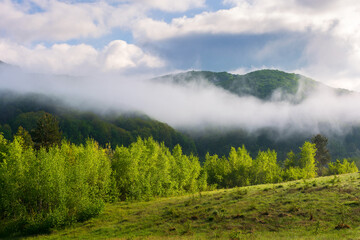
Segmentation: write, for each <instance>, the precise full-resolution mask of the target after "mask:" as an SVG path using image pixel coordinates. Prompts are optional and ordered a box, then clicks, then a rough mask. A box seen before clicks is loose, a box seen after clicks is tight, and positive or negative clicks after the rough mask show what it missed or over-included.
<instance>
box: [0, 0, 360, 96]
mask: <svg viewBox="0 0 360 240" xmlns="http://www.w3.org/2000/svg"><path fill="white" fill-rule="evenodd" d="M359 16H360V2H359V1H356V0H342V1H340V0H317V1H310V0H224V1H215V0H182V1H172V0H132V1H125V0H111V1H75V0H65V1H60V0H22V1H10V0H0V60H3V61H5V62H8V63H11V64H15V65H19V66H21V67H23V68H26V69H29V70H32V71H36V72H47V73H49V72H50V73H55V74H70V75H87V74H101V73H113V74H119V75H121V74H141V75H144V74H145V75H150V76H151V75H161V74H165V73H171V72H178V71H186V70H190V69H197V70H211V71H230V72H234V73H246V72H249V71H252V70H256V69H262V68H276V69H280V70H284V71H289V72H297V73H301V74H304V75H306V76H309V77H312V78H314V79H316V80H319V81H322V82H324V83H326V84H329V85H331V86H336V87H343V88H348V89H354V90H360V68H359V67H358V66H360V28H359V27H358V26H359V25H360V17H359Z"/></svg>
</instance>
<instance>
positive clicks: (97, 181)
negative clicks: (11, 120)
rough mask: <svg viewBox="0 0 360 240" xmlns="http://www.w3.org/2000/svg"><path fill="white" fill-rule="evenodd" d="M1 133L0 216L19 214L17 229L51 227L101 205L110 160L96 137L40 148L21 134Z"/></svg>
mask: <svg viewBox="0 0 360 240" xmlns="http://www.w3.org/2000/svg"><path fill="white" fill-rule="evenodd" d="M0 136H1V135H0ZM0 139H1V141H0V151H1V156H2V161H1V162H0V183H1V184H0V217H1V218H7V219H17V220H16V221H17V224H16V226H15V228H16V229H17V231H24V232H29V233H30V232H42V231H47V230H48V229H49V228H51V227H54V226H59V225H65V224H68V223H71V222H73V221H81V220H86V219H88V218H90V217H92V216H94V215H96V214H98V213H99V212H100V211H101V209H102V207H103V205H104V201H105V200H106V199H107V193H108V192H109V188H110V184H111V180H110V179H111V178H110V175H111V164H110V160H109V158H108V156H107V154H106V152H105V150H104V149H101V148H99V146H98V144H97V143H95V142H94V141H88V142H87V143H86V145H85V146H82V145H80V146H75V145H72V144H69V143H67V142H63V143H62V145H61V147H58V146H52V147H49V148H48V149H45V148H40V150H39V151H35V150H34V149H33V148H32V147H31V146H26V145H25V144H24V139H22V138H21V137H20V136H15V137H14V140H13V141H11V142H7V143H6V142H4V139H3V138H2V136H1V137H0ZM4 145H5V147H4Z"/></svg>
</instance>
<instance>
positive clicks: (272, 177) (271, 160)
mask: <svg viewBox="0 0 360 240" xmlns="http://www.w3.org/2000/svg"><path fill="white" fill-rule="evenodd" d="M280 181H282V169H281V168H280V166H279V165H278V164H277V156H276V152H275V151H270V150H268V151H266V152H261V151H260V152H259V154H258V156H257V158H256V159H255V161H254V166H253V181H252V182H253V183H254V184H261V183H277V182H280Z"/></svg>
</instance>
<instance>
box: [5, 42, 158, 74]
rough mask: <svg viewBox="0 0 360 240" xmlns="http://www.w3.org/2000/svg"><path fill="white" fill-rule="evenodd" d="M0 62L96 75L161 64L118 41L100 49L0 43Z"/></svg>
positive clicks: (136, 48) (54, 71)
mask: <svg viewBox="0 0 360 240" xmlns="http://www.w3.org/2000/svg"><path fill="white" fill-rule="evenodd" d="M0 56H2V60H3V61H5V62H8V63H11V64H15V65H19V66H21V67H23V68H25V69H28V70H31V71H35V72H47V73H57V74H75V75H79V74H80V75H87V74H89V73H94V72H95V73H96V72H109V71H127V70H131V69H136V68H145V69H146V68H159V67H163V66H164V65H165V62H164V61H162V60H161V59H159V58H158V57H156V56H154V55H152V54H149V53H146V52H144V51H143V50H142V49H141V48H139V47H138V46H136V45H134V44H128V43H126V42H124V41H122V40H116V41H112V42H110V43H109V44H108V45H107V46H106V47H105V48H104V49H102V50H97V49H95V48H93V47H92V46H90V45H86V44H79V45H69V44H54V45H52V46H51V47H45V46H44V45H37V46H35V47H34V48H28V47H25V46H23V45H18V44H14V43H11V42H9V41H5V40H0Z"/></svg>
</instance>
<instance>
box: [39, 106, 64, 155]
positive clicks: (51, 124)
mask: <svg viewBox="0 0 360 240" xmlns="http://www.w3.org/2000/svg"><path fill="white" fill-rule="evenodd" d="M61 136H62V133H61V132H60V128H59V122H58V120H57V119H56V118H55V117H54V116H53V115H51V114H50V113H45V114H44V115H43V116H42V117H41V118H40V119H39V120H38V122H37V125H36V128H35V130H34V131H33V139H34V142H35V148H36V149H40V147H45V148H47V149H48V148H49V147H51V146H54V145H60V143H61Z"/></svg>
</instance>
